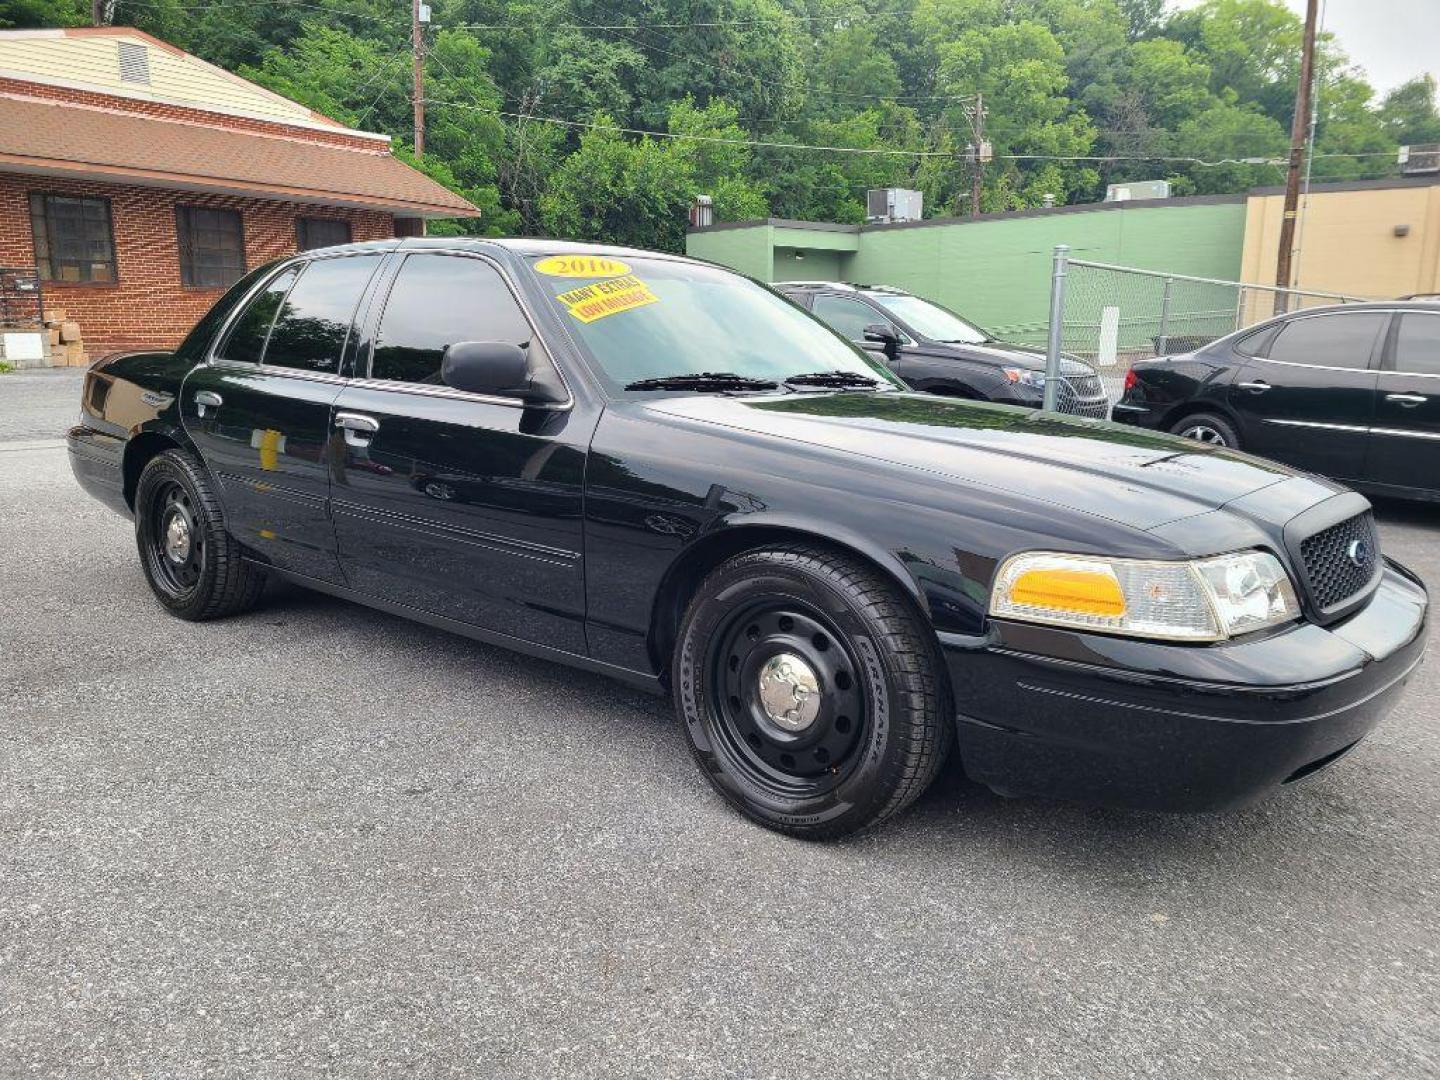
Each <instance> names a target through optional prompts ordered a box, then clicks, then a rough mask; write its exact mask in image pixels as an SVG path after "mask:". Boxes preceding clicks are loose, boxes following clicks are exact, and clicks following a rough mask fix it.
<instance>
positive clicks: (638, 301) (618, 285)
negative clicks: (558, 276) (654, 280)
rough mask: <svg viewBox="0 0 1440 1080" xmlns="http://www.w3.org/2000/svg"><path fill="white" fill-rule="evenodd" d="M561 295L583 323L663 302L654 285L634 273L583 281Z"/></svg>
mask: <svg viewBox="0 0 1440 1080" xmlns="http://www.w3.org/2000/svg"><path fill="white" fill-rule="evenodd" d="M557 299H558V300H559V301H560V302H561V303H562V304H564V305H565V306H566V307H567V308H569V309H570V314H571V315H574V316H575V318H577V319H579V320H580V321H581V322H583V323H592V322H594V321H595V320H596V319H603V318H604V317H605V316H606V315H617V314H619V313H620V312H622V311H631V310H633V309H635V308H638V307H644V306H645V305H646V304H655V303H659V301H660V298H659V297H658V296H656V295H655V294H654V293H653V292H651V291H650V286H648V285H646V284H645V283H644V282H643V281H641V280H640V279H639V278H637V277H636V276H635V275H634V274H626V275H625V276H624V277H617V278H611V279H610V280H609V281H597V282H595V284H593V285H582V286H581V287H580V288H578V289H571V290H570V291H569V292H563V293H561V294H560V295H559V297H557Z"/></svg>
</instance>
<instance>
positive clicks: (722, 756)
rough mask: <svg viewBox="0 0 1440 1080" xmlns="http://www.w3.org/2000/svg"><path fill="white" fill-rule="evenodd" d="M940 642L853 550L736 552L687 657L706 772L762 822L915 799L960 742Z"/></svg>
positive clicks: (690, 711)
mask: <svg viewBox="0 0 1440 1080" xmlns="http://www.w3.org/2000/svg"><path fill="white" fill-rule="evenodd" d="M939 663H940V661H939V657H938V655H937V648H936V645H935V643H934V640H933V636H932V635H931V634H930V632H929V629H928V628H927V627H926V626H925V625H924V624H923V621H922V620H921V619H920V617H919V616H918V615H916V614H915V613H914V612H913V611H912V610H911V608H910V606H909V605H908V604H907V603H906V602H905V600H904V599H903V598H902V597H901V596H900V595H899V594H898V592H897V591H896V590H895V589H894V587H893V586H892V585H891V584H890V583H889V582H887V581H885V580H884V579H883V578H881V577H880V576H879V575H878V574H876V573H875V572H873V571H872V570H870V569H869V568H867V567H865V566H863V565H860V564H858V563H856V562H854V561H852V560H851V559H848V558H846V557H844V556H840V555H837V554H833V553H830V552H827V551H823V550H819V549H812V548H810V547H801V546H796V547H784V548H776V549H774V550H770V551H759V552H752V553H748V554H745V555H741V556H738V557H736V558H734V559H732V560H730V561H729V562H727V563H725V564H723V565H722V566H720V567H719V568H718V569H716V570H715V571H713V572H712V573H711V574H710V575H709V576H708V577H707V578H706V579H705V581H704V582H703V583H702V584H701V586H700V588H699V590H698V591H697V593H696V595H695V597H694V599H693V600H692V601H691V603H690V606H689V609H688V610H687V612H686V614H685V619H684V622H683V624H682V627H681V632H680V640H679V643H678V644H677V646H676V651H675V659H674V687H675V703H676V712H677V714H678V716H679V719H680V724H681V727H682V728H683V729H684V731H685V735H686V738H687V739H688V740H689V742H690V746H691V750H692V751H693V752H694V754H695V757H696V759H697V761H698V762H699V764H700V767H701V770H702V771H703V772H704V774H705V776H706V777H707V778H708V779H709V780H710V782H711V783H712V784H713V785H714V786H715V788H716V790H718V791H719V792H720V794H721V795H723V796H724V797H725V798H726V799H727V800H728V801H729V802H730V803H732V804H733V805H734V806H735V807H737V808H738V809H739V810H740V811H741V812H743V813H745V814H746V815H748V816H749V817H751V818H753V819H755V820H756V821H758V822H760V823H761V824H763V825H766V826H768V827H770V828H772V829H777V830H779V831H781V832H786V833H790V834H792V835H795V836H802V837H808V838H815V839H828V838H831V837H837V836H843V835H845V834H846V833H850V832H854V831H855V830H857V829H861V828H864V827H866V826H868V825H873V824H875V823H876V822H879V821H882V820H884V819H885V818H887V817H889V816H891V815H893V814H895V813H897V812H899V811H900V810H902V809H904V808H905V807H906V806H908V805H909V804H910V803H911V802H912V801H914V799H915V798H916V797H918V796H919V795H920V793H921V792H922V791H924V790H925V788H926V787H927V786H929V784H930V782H931V780H933V779H934V777H935V774H936V773H937V772H938V771H939V769H940V766H941V764H942V763H943V761H944V759H945V755H946V753H947V751H948V749H949V745H950V740H951V730H950V720H949V717H948V716H947V715H946V713H945V709H944V706H943V704H942V702H943V697H944V694H943V683H942V680H941V677H940V670H939Z"/></svg>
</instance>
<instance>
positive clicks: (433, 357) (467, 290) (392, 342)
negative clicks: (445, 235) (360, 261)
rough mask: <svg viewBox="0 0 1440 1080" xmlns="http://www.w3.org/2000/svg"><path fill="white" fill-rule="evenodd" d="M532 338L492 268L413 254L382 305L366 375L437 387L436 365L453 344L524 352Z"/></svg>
mask: <svg viewBox="0 0 1440 1080" xmlns="http://www.w3.org/2000/svg"><path fill="white" fill-rule="evenodd" d="M532 336H533V332H532V331H531V329H530V324H529V323H528V322H527V321H526V319H525V313H524V312H522V311H521V310H520V305H519V304H518V303H516V301H515V297H514V296H512V295H511V294H510V289H509V288H508V287H507V286H506V284H505V279H504V278H502V277H501V276H500V272H499V271H498V270H496V269H495V267H493V266H491V265H490V264H489V263H487V262H483V261H481V260H479V259H469V258H465V257H463V256H460V255H440V254H423V255H411V256H409V257H407V258H406V260H405V263H404V265H403V266H401V267H400V273H399V275H398V276H397V277H396V278H395V284H394V286H393V287H392V288H391V289H390V297H389V299H388V300H386V301H385V313H384V314H383V315H382V316H381V318H380V329H379V332H378V333H377V334H376V336H375V354H374V359H373V361H372V362H371V365H370V377H371V378H374V379H388V380H390V381H392V382H406V383H426V384H429V385H431V386H439V385H441V378H440V362H441V360H443V359H444V356H445V350H446V348H447V347H449V346H451V345H454V344H455V343H456V342H457V341H503V342H506V343H507V344H510V345H518V346H520V347H521V348H526V347H527V346H528V345H529V344H530V339H531V337H532Z"/></svg>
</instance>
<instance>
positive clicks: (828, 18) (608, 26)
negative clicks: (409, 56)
mask: <svg viewBox="0 0 1440 1080" xmlns="http://www.w3.org/2000/svg"><path fill="white" fill-rule="evenodd" d="M910 14H911V12H908V11H861V12H856V13H854V14H850V15H796V14H794V13H792V12H788V11H786V12H781V13H779V14H778V15H777V16H776V17H775V18H770V19H716V20H713V21H710V22H665V23H551V24H549V25H548V26H547V27H546V29H552V30H581V29H586V30H708V29H715V28H717V27H724V26H773V25H775V23H776V22H777V21H783V20H784V19H787V18H788V19H790V20H791V21H793V22H836V23H841V22H862V21H864V20H867V19H889V18H894V19H899V18H904V17H906V16H908V15H910ZM447 29H450V30H524V29H530V28H529V27H525V26H520V25H517V24H515V23H458V24H456V25H454V26H450V27H447Z"/></svg>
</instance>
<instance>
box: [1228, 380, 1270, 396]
mask: <svg viewBox="0 0 1440 1080" xmlns="http://www.w3.org/2000/svg"><path fill="white" fill-rule="evenodd" d="M1236 385H1238V386H1239V388H1240V389H1241V390H1249V391H1250V392H1251V393H1252V394H1263V393H1264V392H1265V391H1266V390H1269V389H1270V384H1269V383H1268V382H1266V381H1265V380H1264V379H1256V380H1255V381H1254V382H1242V383H1237V384H1236Z"/></svg>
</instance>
